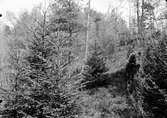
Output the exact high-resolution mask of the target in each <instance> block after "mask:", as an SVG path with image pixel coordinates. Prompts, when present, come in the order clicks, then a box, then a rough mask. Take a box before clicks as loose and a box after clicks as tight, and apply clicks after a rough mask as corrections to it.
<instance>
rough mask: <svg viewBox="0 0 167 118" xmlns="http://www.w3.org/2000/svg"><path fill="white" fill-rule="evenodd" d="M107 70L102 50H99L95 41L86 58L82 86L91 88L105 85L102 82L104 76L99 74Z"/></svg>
mask: <svg viewBox="0 0 167 118" xmlns="http://www.w3.org/2000/svg"><path fill="white" fill-rule="evenodd" d="M107 71H108V68H107V67H106V64H105V60H104V57H103V56H102V51H101V50H100V47H97V43H96V41H95V45H94V46H93V49H92V52H91V54H90V56H89V57H88V59H87V60H86V63H85V68H84V71H83V73H82V75H83V80H82V85H83V88H86V89H92V88H96V87H98V86H105V85H104V83H103V82H104V79H105V78H102V76H101V75H102V74H103V73H105V72H107Z"/></svg>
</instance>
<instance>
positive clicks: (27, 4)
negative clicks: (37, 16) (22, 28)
mask: <svg viewBox="0 0 167 118" xmlns="http://www.w3.org/2000/svg"><path fill="white" fill-rule="evenodd" d="M44 1H47V0H0V13H2V14H3V17H2V18H1V21H3V22H4V21H6V18H5V16H6V12H7V11H11V12H13V13H14V14H15V15H19V14H20V13H21V12H23V11H25V10H28V11H31V9H32V8H33V7H34V6H35V5H38V4H40V3H41V2H44ZM84 1H86V2H87V1H88V0H84ZM120 1H122V2H121V3H120V2H119V0H91V8H93V9H95V10H97V11H100V12H102V13H106V12H107V11H108V8H109V7H111V8H113V7H117V6H119V8H121V9H120V12H121V14H122V16H123V17H124V18H126V17H127V16H128V4H127V2H126V1H127V0H120Z"/></svg>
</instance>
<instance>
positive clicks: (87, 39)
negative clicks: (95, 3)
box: [85, 0, 91, 60]
mask: <svg viewBox="0 0 167 118" xmlns="http://www.w3.org/2000/svg"><path fill="white" fill-rule="evenodd" d="M90 2H91V0H89V1H88V16H87V18H88V19H87V32H86V41H85V47H86V50H85V60H87V56H88V41H89V29H90Z"/></svg>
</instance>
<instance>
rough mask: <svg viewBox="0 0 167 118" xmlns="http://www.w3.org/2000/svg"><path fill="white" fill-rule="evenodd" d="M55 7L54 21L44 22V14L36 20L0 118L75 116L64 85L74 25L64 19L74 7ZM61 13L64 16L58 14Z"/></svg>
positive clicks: (74, 110) (70, 96)
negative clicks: (19, 69) (10, 93)
mask: <svg viewBox="0 0 167 118" xmlns="http://www.w3.org/2000/svg"><path fill="white" fill-rule="evenodd" d="M55 4H56V5H57V6H60V8H58V9H56V11H52V12H54V13H55V12H56V13H55V14H56V17H53V18H54V19H51V18H48V16H47V12H44V15H42V16H41V17H40V18H41V19H36V20H38V22H37V23H35V24H34V27H33V29H34V30H33V31H31V39H29V42H28V44H27V45H28V46H27V48H28V50H27V55H25V56H24V57H22V58H21V59H22V61H23V62H22V63H21V64H20V65H19V67H20V68H21V70H22V71H18V70H17V74H18V76H15V77H13V78H14V79H15V81H14V86H13V87H12V88H14V90H13V92H12V95H10V98H9V99H8V100H7V103H6V104H5V109H4V110H3V111H2V112H1V114H2V117H3V118H12V117H14V118H24V117H34V118H48V117H49V118H74V117H75V115H76V114H78V111H79V110H78V106H77V105H76V104H75V99H74V97H73V96H72V95H71V93H70V92H69V90H66V84H67V82H66V81H68V79H70V78H69V75H68V69H67V66H68V64H69V63H70V62H71V55H70V54H71V53H69V52H70V51H68V50H67V48H69V47H70V46H71V39H72V38H73V33H74V32H75V31H76V30H75V29H72V28H74V26H76V25H74V24H73V23H70V22H69V21H71V20H70V19H68V18H69V17H68V15H69V16H70V15H72V16H73V15H74V16H75V12H74V13H73V14H71V13H69V12H68V10H69V9H71V10H73V9H75V8H74V7H73V6H71V5H73V4H74V3H73V2H72V1H68V0H64V1H63V2H62V1H60V2H56V3H55ZM55 4H54V5H55ZM54 5H53V7H54ZM67 9H68V10H67ZM62 10H64V12H65V13H64V12H63V14H61V12H60V11H62ZM71 10H70V11H71ZM72 12H73V11H72ZM72 16H71V17H70V18H71V19H72ZM62 17H63V20H62ZM53 21H55V22H53ZM57 21H58V22H57ZM64 21H65V22H64ZM52 26H54V27H52ZM54 29H55V30H54ZM74 30H75V31H74ZM53 34H54V35H53ZM69 57H70V58H69ZM12 60H13V59H12ZM15 64H17V62H16V63H15ZM15 71H16V69H15Z"/></svg>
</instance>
